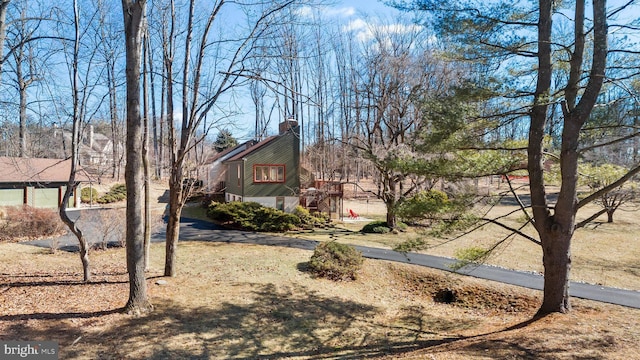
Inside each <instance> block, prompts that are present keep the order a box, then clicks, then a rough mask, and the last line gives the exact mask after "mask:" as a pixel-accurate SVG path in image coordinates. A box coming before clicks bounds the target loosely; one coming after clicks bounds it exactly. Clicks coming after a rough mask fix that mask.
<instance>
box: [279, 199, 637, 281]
mask: <svg viewBox="0 0 640 360" xmlns="http://www.w3.org/2000/svg"><path fill="white" fill-rule="evenodd" d="M345 208H353V209H356V211H359V214H364V213H368V216H367V217H368V218H372V219H373V218H375V219H383V218H384V217H383V216H384V211H385V210H384V206H382V205H381V202H380V201H379V200H373V199H369V201H368V203H367V201H366V200H358V201H345ZM513 209H514V207H507V206H496V207H494V208H493V209H491V212H490V213H489V215H488V217H491V216H495V215H496V214H504V213H507V212H509V211H512V210H513ZM597 209H598V208H597V207H596V206H595V205H589V206H586V207H585V208H583V209H581V210H580V212H579V213H578V216H577V218H578V220H581V219H584V218H586V217H588V216H589V215H590V214H592V213H594V212H595V211H597ZM637 217H638V213H637V211H634V212H625V211H618V212H616V214H615V217H614V223H606V215H603V216H602V217H601V218H598V219H597V220H596V221H595V222H593V223H592V224H590V225H588V226H587V227H585V228H582V229H579V230H577V231H576V233H575V235H574V238H573V242H572V251H571V252H572V258H573V259H572V268H571V279H572V280H574V281H582V282H587V283H591V284H600V285H604V286H611V287H619V288H625V289H633V290H640V262H638V259H640V242H638V235H637V234H639V233H640V223H639V222H638V220H637ZM521 218H522V215H521V213H517V214H514V215H511V216H509V217H508V218H507V219H506V220H505V221H506V223H507V224H509V225H511V226H513V227H517V226H519V224H521V221H522V220H521ZM366 223H367V222H366V221H363V222H355V223H353V222H344V223H338V225H337V226H338V230H339V231H334V230H317V231H314V232H305V233H301V234H293V235H292V236H299V237H304V238H308V239H313V240H320V241H327V240H334V239H337V240H338V241H340V242H343V243H348V244H352V245H363V246H374V247H383V248H389V249H391V248H394V247H395V246H397V245H398V244H400V243H402V242H404V241H407V240H413V239H422V240H423V241H424V242H426V243H427V244H428V247H427V248H426V249H424V250H421V251H419V252H422V253H426V254H431V255H439V256H446V257H452V258H453V257H455V256H456V252H457V251H458V250H460V249H465V248H470V247H481V248H485V249H487V248H490V247H492V246H494V245H495V244H496V243H497V242H499V241H502V240H505V239H506V240H505V241H503V242H502V243H501V244H500V245H498V246H497V248H496V250H495V251H494V252H493V253H492V254H491V255H490V256H489V258H488V259H487V260H486V263H487V264H491V265H497V266H501V267H505V268H508V269H516V270H523V271H532V272H539V273H542V272H543V268H542V249H541V248H540V247H539V246H538V245H536V244H534V243H533V242H530V241H528V240H525V239H524V238H522V237H518V236H512V237H509V234H510V233H509V231H507V230H505V229H503V228H500V227H498V226H496V225H491V224H490V225H487V226H485V227H483V228H482V229H480V230H478V231H474V232H472V233H469V234H467V235H464V236H461V237H460V238H456V239H454V240H452V239H451V238H444V239H443V238H435V237H433V236H429V235H427V234H426V232H427V231H428V229H424V231H420V229H417V230H416V229H409V230H408V231H406V232H400V233H398V234H362V233H359V230H360V229H362V226H364V225H365V224H366ZM524 231H525V232H526V233H528V234H530V235H532V236H533V237H535V238H537V236H536V235H535V230H534V229H533V227H532V226H528V227H527V228H525V229H524Z"/></svg>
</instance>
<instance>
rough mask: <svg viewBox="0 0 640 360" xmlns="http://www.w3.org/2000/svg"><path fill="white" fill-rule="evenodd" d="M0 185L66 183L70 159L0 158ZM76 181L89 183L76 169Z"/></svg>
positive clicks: (81, 172)
mask: <svg viewBox="0 0 640 360" xmlns="http://www.w3.org/2000/svg"><path fill="white" fill-rule="evenodd" d="M0 169H2V171H1V172H0V183H50V182H68V181H69V173H70V172H71V159H66V160H65V159H41V158H19V157H0ZM76 181H89V177H88V176H87V175H86V173H85V172H84V170H83V169H82V168H78V173H77V175H76Z"/></svg>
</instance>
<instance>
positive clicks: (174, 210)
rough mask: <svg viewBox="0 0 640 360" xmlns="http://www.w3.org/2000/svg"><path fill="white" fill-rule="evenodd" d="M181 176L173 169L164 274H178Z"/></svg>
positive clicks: (170, 181) (170, 183)
mask: <svg viewBox="0 0 640 360" xmlns="http://www.w3.org/2000/svg"><path fill="white" fill-rule="evenodd" d="M178 171H179V170H178ZM179 178H182V176H178V175H177V174H176V170H171V178H170V180H169V219H168V221H167V235H166V236H167V237H166V251H165V263H164V276H175V275H176V248H177V246H178V237H179V236H180V216H181V215H182V203H181V198H182V184H181V183H180V182H179V181H178V180H177V179H179Z"/></svg>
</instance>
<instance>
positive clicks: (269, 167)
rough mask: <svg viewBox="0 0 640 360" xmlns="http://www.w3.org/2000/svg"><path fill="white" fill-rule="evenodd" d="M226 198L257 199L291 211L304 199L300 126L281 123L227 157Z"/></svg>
mask: <svg viewBox="0 0 640 360" xmlns="http://www.w3.org/2000/svg"><path fill="white" fill-rule="evenodd" d="M224 164H225V166H226V181H225V182H226V184H225V185H226V189H225V200H226V201H227V202H231V201H241V202H257V203H260V204H261V205H263V206H267V207H272V208H276V209H279V210H283V211H286V212H291V211H293V210H294V209H295V207H296V206H297V205H298V204H299V203H300V127H299V126H298V123H297V122H296V121H295V120H287V121H285V122H283V123H281V124H280V133H279V134H278V135H276V136H271V137H268V138H266V139H264V140H262V141H260V142H258V143H256V144H254V145H253V146H250V147H249V148H247V149H246V150H244V151H242V152H240V153H238V154H236V155H234V156H233V157H231V158H229V159H227V160H225V161H224Z"/></svg>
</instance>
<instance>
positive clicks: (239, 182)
mask: <svg viewBox="0 0 640 360" xmlns="http://www.w3.org/2000/svg"><path fill="white" fill-rule="evenodd" d="M237 170H238V186H240V185H241V181H240V164H238V169H237Z"/></svg>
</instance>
